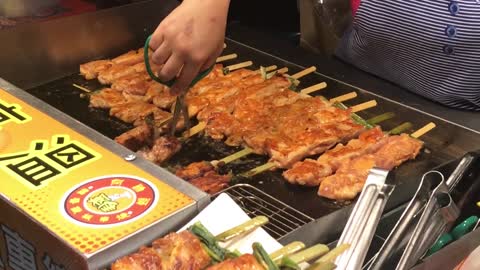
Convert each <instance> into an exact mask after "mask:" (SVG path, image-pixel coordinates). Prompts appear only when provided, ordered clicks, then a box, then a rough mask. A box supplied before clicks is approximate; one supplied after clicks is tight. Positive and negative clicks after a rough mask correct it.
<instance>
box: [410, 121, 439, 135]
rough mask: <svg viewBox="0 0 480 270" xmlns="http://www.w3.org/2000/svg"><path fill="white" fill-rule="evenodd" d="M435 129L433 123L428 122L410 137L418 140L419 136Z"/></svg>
mask: <svg viewBox="0 0 480 270" xmlns="http://www.w3.org/2000/svg"><path fill="white" fill-rule="evenodd" d="M435 127H436V125H435V123H433V122H430V123H428V124H426V125H425V126H424V127H422V128H421V129H419V130H417V131H415V132H414V133H412V135H411V136H412V137H413V138H415V139H418V138H420V137H421V136H423V135H425V134H427V132H429V131H430V130H432V129H434V128H435Z"/></svg>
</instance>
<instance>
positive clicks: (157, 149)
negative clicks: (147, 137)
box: [138, 136, 182, 164]
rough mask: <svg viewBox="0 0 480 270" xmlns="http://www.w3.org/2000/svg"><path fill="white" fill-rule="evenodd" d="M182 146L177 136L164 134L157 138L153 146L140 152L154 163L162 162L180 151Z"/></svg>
mask: <svg viewBox="0 0 480 270" xmlns="http://www.w3.org/2000/svg"><path fill="white" fill-rule="evenodd" d="M181 147H182V145H181V143H180V141H179V140H178V139H177V138H176V137H167V136H162V137H159V138H157V139H156V140H155V142H154V143H153V146H152V148H150V149H148V148H145V149H142V150H140V151H139V152H138V153H139V154H140V155H142V156H143V157H144V158H145V159H147V160H149V161H151V162H153V163H156V164H162V163H163V162H164V161H165V160H167V159H169V158H170V157H172V156H173V155H174V154H176V153H177V152H178V151H180V149H181Z"/></svg>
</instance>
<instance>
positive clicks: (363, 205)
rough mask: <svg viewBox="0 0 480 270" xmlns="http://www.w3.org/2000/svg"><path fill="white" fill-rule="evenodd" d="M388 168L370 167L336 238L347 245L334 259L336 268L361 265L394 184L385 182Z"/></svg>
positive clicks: (356, 267) (350, 267)
mask: <svg viewBox="0 0 480 270" xmlns="http://www.w3.org/2000/svg"><path fill="white" fill-rule="evenodd" d="M387 176H388V171H385V170H382V169H377V168H374V169H372V170H370V173H369V175H368V178H367V181H366V183H365V185H364V187H363V190H362V193H361V194H360V197H359V199H358V201H357V203H356V204H355V207H354V208H353V212H352V214H351V215H350V218H349V220H348V222H347V225H346V226H345V229H344V231H343V233H342V235H341V237H340V239H339V241H338V245H341V244H349V245H350V248H349V249H348V250H347V251H346V252H345V253H344V254H343V255H341V256H339V257H338V258H337V260H336V264H337V266H338V269H360V267H361V266H362V264H363V261H364V260H365V257H366V255H367V251H368V247H369V246H370V243H371V241H372V239H373V236H374V234H375V230H376V228H377V225H378V222H379V221H380V218H381V216H382V213H383V209H384V207H385V204H386V202H387V200H388V197H389V196H390V194H391V193H392V191H393V189H394V186H392V185H387V184H385V181H386V179H387Z"/></svg>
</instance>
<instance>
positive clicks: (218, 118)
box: [198, 76, 289, 139]
mask: <svg viewBox="0 0 480 270" xmlns="http://www.w3.org/2000/svg"><path fill="white" fill-rule="evenodd" d="M254 77H257V76H252V79H254ZM259 77H260V76H259ZM288 85H289V83H288V81H287V80H286V79H285V78H281V77H274V78H272V79H270V80H268V81H264V80H263V79H262V82H261V83H254V84H252V85H248V84H246V85H243V86H240V87H238V89H236V91H235V92H234V93H233V94H231V95H228V96H225V97H224V98H223V99H222V100H220V101H219V102H215V103H212V104H210V105H209V106H207V107H206V108H205V109H204V110H202V111H201V112H200V113H199V114H198V119H199V120H201V121H206V122H207V127H206V129H205V131H206V133H207V134H208V135H209V136H211V137H212V138H214V139H222V138H224V137H225V136H227V137H228V136H231V135H233V133H234V132H235V128H236V127H239V126H240V127H241V126H242V124H241V123H240V122H239V121H242V120H241V119H236V118H235V116H234V115H233V113H234V111H235V110H236V109H237V108H240V107H242V105H244V102H243V101H245V100H247V99H252V100H256V99H257V100H262V99H263V98H265V97H266V96H269V95H273V94H274V93H277V92H279V91H282V90H283V89H286V88H287V87H288ZM260 105H263V104H261V103H260ZM253 113H254V112H252V113H251V114H250V115H253ZM237 122H238V123H237ZM225 123H230V124H227V125H226V124H225Z"/></svg>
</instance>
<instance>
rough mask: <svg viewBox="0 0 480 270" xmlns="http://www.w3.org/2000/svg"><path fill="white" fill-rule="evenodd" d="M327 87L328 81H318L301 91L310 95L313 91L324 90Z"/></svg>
mask: <svg viewBox="0 0 480 270" xmlns="http://www.w3.org/2000/svg"><path fill="white" fill-rule="evenodd" d="M326 87H327V83H326V82H321V83H317V84H314V85H312V86H309V87H307V88H304V89H303V90H300V93H301V94H305V95H309V94H311V93H313V92H316V91H318V90H322V89H325V88H326Z"/></svg>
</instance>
